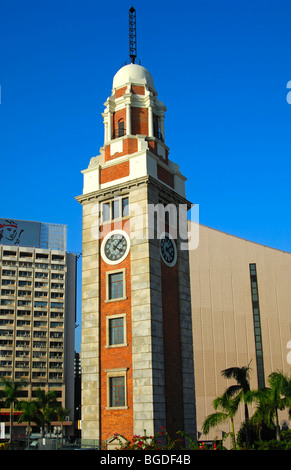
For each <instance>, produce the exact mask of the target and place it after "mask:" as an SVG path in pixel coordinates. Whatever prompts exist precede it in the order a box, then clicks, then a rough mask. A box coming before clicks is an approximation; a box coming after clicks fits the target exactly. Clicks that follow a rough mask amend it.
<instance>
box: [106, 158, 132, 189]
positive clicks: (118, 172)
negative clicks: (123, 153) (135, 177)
mask: <svg viewBox="0 0 291 470" xmlns="http://www.w3.org/2000/svg"><path fill="white" fill-rule="evenodd" d="M125 176H129V162H123V163H119V164H117V165H114V166H110V167H109V168H102V169H101V170H100V183H101V184H103V183H108V182H109V181H114V180H117V179H118V178H124V177H125Z"/></svg>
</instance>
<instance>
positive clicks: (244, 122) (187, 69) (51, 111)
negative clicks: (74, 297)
mask: <svg viewBox="0 0 291 470" xmlns="http://www.w3.org/2000/svg"><path fill="white" fill-rule="evenodd" d="M131 5H132V3H131V2H129V3H126V2H117V1H116V0H113V1H111V2H99V1H98V0H97V1H96V0H94V1H93V0H82V2H81V1H76V0H70V1H65V0H58V1H56V0H50V1H41V2H39V1H34V0H26V1H25V2H24V1H20V0H2V2H1V6H0V41H1V43H0V46H1V49H0V54H1V55H0V85H1V105H0V135H1V138H0V172H1V202H2V204H1V211H0V217H9V218H15V219H25V220H36V221H42V222H54V223H64V224H67V225H68V250H70V251H74V252H81V251H82V245H81V243H82V232H81V228H82V220H81V215H82V213H81V206H80V205H79V204H78V203H77V202H76V201H75V199H74V197H75V196H77V195H79V194H81V193H82V186H83V182H82V175H81V173H80V171H81V170H83V169H85V168H87V166H88V163H89V160H90V158H91V157H92V156H94V155H97V154H99V149H100V147H101V146H102V145H103V136H104V132H103V121H102V117H101V113H102V112H103V110H104V106H103V103H104V102H105V101H106V99H107V97H108V96H109V95H110V94H111V88H112V80H113V76H114V74H115V73H116V72H117V71H118V69H119V68H120V67H121V66H122V65H123V64H124V62H125V60H126V59H127V58H128V9H129V8H130V6H131ZM133 5H134V7H135V8H136V10H137V55H138V57H139V59H140V60H141V64H142V65H143V66H144V67H146V68H147V69H148V70H149V71H150V72H151V73H152V75H153V78H154V82H155V86H156V89H157V91H158V95H159V98H160V99H161V100H162V101H163V102H164V104H165V105H166V106H167V113H166V120H165V131H166V143H167V145H168V146H169V147H170V158H171V160H173V161H175V162H177V163H179V165H180V168H181V171H182V173H183V174H184V175H185V176H186V177H187V178H188V180H187V183H186V190H187V197H188V199H189V200H190V201H192V202H193V203H198V204H199V209H200V222H201V223H202V224H204V225H207V226H210V227H213V228H216V229H218V230H221V231H224V232H227V233H231V234H233V235H236V236H240V237H242V238H246V239H249V240H252V241H255V242H257V243H261V244H264V245H268V246H272V247H274V248H278V249H281V250H284V251H289V252H290V251H291V221H290V201H291V189H290V169H291V164H290V154H291V152H290V149H291V105H290V104H288V102H287V100H286V97H287V93H288V91H289V90H288V89H287V83H288V81H290V80H291V54H290V44H291V28H290V18H291V2H290V1H289V0H288V1H284V0H274V1H270V0H265V1H261V0H252V1H251V0H220V1H219V0H192V1H186V0H181V1H180V2H176V1H175V2H174V1H172V0H167V1H166V0H160V1H159V2H156V1H152V0H149V1H147V2H142V1H140V0H137V1H135V2H134V3H133ZM290 91H291V90H290ZM79 264H80V263H79ZM80 277H81V270H80V269H79V280H80ZM78 285H79V289H78V297H79V302H78V323H80V321H81V311H80V308H81V302H80V298H81V290H80V282H79V283H78ZM78 331H80V328H79V329H78V330H77V332H78ZM79 342H80V333H77V344H76V347H77V349H78V350H79Z"/></svg>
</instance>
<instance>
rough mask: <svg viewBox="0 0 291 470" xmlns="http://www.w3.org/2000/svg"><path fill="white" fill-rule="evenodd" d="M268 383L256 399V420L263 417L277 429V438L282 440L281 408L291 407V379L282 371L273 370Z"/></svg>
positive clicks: (270, 425) (268, 424)
mask: <svg viewBox="0 0 291 470" xmlns="http://www.w3.org/2000/svg"><path fill="white" fill-rule="evenodd" d="M268 385H269V387H266V388H264V389H262V390H258V391H257V393H256V394H255V399H256V401H257V403H258V408H257V410H256V412H255V414H254V417H253V418H254V420H256V418H258V417H261V419H262V420H263V421H264V422H265V423H266V425H267V426H269V427H274V428H275V430H276V439H277V440H280V437H281V435H280V424H279V413H278V412H279V410H284V409H285V408H288V409H289V418H290V409H291V380H290V378H289V377H288V376H286V375H284V374H283V373H282V372H272V373H271V374H270V375H269V377H268Z"/></svg>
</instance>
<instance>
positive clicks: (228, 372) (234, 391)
mask: <svg viewBox="0 0 291 470" xmlns="http://www.w3.org/2000/svg"><path fill="white" fill-rule="evenodd" d="M250 371H251V368H250V365H248V366H245V367H229V368H228V369H224V370H222V371H221V375H222V376H223V377H225V378H226V379H235V380H236V382H237V383H236V385H231V386H230V387H228V389H227V393H228V395H230V396H237V397H238V398H239V399H240V401H241V402H242V403H243V404H244V411H245V421H246V425H247V424H248V420H249V410H248V403H251V402H252V401H253V400H254V394H253V393H252V392H251V388H250ZM247 429H248V426H246V430H247ZM246 440H247V444H248V443H249V436H248V432H246Z"/></svg>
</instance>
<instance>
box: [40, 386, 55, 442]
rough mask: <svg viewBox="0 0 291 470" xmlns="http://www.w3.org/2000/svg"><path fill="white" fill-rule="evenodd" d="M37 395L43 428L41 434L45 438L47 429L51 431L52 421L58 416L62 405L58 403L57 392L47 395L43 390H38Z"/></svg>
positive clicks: (41, 426)
mask: <svg viewBox="0 0 291 470" xmlns="http://www.w3.org/2000/svg"><path fill="white" fill-rule="evenodd" d="M35 394H36V406H37V418H38V423H39V425H40V428H41V434H42V436H43V437H44V435H45V429H46V428H47V429H48V430H50V428H51V421H52V420H53V419H54V417H55V416H56V410H57V409H58V407H59V406H60V405H59V403H58V402H57V394H56V392H55V391H49V392H47V393H46V392H45V390H43V389H42V388H38V389H37V390H36V392H35Z"/></svg>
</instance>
